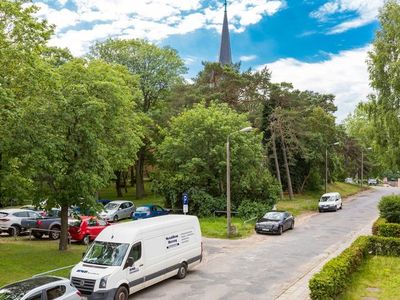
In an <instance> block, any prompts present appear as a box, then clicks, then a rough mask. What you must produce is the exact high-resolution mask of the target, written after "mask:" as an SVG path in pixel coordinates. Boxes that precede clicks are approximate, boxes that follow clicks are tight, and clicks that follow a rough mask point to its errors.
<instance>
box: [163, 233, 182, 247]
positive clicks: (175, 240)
mask: <svg viewBox="0 0 400 300" xmlns="http://www.w3.org/2000/svg"><path fill="white" fill-rule="evenodd" d="M165 240H166V242H167V249H171V248H175V247H178V246H179V235H177V234H173V235H171V236H167V237H166V238H165Z"/></svg>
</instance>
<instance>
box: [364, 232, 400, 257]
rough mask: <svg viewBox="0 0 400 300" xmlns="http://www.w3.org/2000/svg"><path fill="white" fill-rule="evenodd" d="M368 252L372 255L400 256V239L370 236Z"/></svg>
mask: <svg viewBox="0 0 400 300" xmlns="http://www.w3.org/2000/svg"><path fill="white" fill-rule="evenodd" d="M368 251H369V253H371V254H374V255H385V256H400V239H399V238H394V237H381V236H371V237H370V238H369V247H368Z"/></svg>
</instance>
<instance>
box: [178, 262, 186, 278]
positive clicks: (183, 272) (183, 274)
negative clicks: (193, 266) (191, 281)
mask: <svg viewBox="0 0 400 300" xmlns="http://www.w3.org/2000/svg"><path fill="white" fill-rule="evenodd" d="M186 274H187V265H186V263H182V264H181V266H180V267H179V270H178V274H176V278H178V279H183V278H185V277H186Z"/></svg>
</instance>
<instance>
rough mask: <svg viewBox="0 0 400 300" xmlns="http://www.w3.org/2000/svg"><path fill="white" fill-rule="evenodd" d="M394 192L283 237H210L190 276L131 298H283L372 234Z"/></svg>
mask: <svg viewBox="0 0 400 300" xmlns="http://www.w3.org/2000/svg"><path fill="white" fill-rule="evenodd" d="M392 193H396V194H400V189H397V188H381V187H379V188H376V189H374V190H373V191H368V192H365V193H362V194H359V195H358V196H356V197H353V198H352V199H349V200H348V201H346V202H344V204H343V210H340V211H338V212H332V213H321V214H318V213H316V214H312V215H310V216H307V217H305V218H304V217H303V218H301V219H299V220H298V222H297V223H296V226H295V229H294V230H293V231H287V232H285V233H284V234H283V235H282V236H265V235H254V236H252V237H250V238H248V239H245V240H240V241H223V240H215V239H204V246H205V252H206V256H205V259H204V261H203V262H202V263H201V264H200V265H199V266H198V267H196V268H195V269H194V270H193V271H191V272H190V273H189V274H188V276H187V277H186V278H185V279H184V280H176V279H169V280H166V281H164V282H162V283H159V284H157V285H154V286H152V287H149V288H147V289H145V290H143V291H141V292H139V293H136V294H134V295H132V296H131V297H130V299H179V300H184V299H204V300H206V299H207V300H212V299H221V300H222V299H229V300H233V299H246V300H249V299H263V300H269V299H277V298H278V297H279V296H280V295H282V294H283V293H284V291H285V290H287V289H288V288H289V287H290V286H292V285H293V284H294V283H295V282H296V281H297V280H298V279H299V278H302V277H304V276H305V275H306V274H307V273H310V272H312V270H313V269H315V266H316V265H318V264H320V263H321V262H323V261H324V260H325V259H327V258H328V256H329V254H330V253H332V252H334V251H335V250H337V249H340V248H341V247H342V248H343V246H344V245H346V246H347V244H349V243H350V242H351V241H352V240H354V239H355V238H356V237H357V236H359V235H361V234H365V233H366V232H370V228H371V225H372V222H373V221H374V220H375V219H376V218H377V217H378V210H377V203H378V201H379V199H380V198H381V197H382V196H383V195H388V194H392Z"/></svg>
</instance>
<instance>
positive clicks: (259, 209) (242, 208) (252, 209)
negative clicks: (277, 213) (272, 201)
mask: <svg viewBox="0 0 400 300" xmlns="http://www.w3.org/2000/svg"><path fill="white" fill-rule="evenodd" d="M270 209H271V206H270V205H269V204H266V203H265V204H264V203H260V202H255V201H250V200H243V201H242V203H241V204H240V205H239V208H238V213H239V217H241V218H242V219H244V220H250V219H252V218H261V217H262V216H263V215H264V214H265V213H266V212H267V211H269V210H270Z"/></svg>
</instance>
